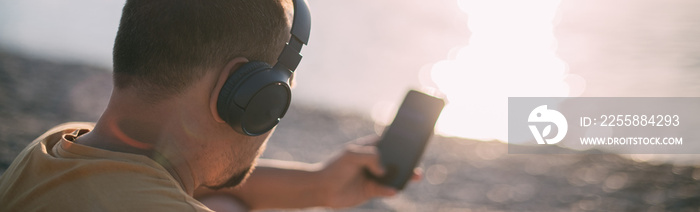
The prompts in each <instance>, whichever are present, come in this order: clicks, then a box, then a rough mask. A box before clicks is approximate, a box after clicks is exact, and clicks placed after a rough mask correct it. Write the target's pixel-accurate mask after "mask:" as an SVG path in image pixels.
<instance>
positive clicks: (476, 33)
mask: <svg viewBox="0 0 700 212" xmlns="http://www.w3.org/2000/svg"><path fill="white" fill-rule="evenodd" d="M559 3H560V0H538V1H522V0H460V1H459V5H460V8H461V9H462V11H464V12H466V13H467V15H468V17H469V20H468V26H469V29H470V30H471V32H472V35H471V37H470V39H469V45H468V46H466V47H463V48H461V49H459V50H458V51H457V53H456V54H455V56H454V58H452V59H447V60H443V61H439V62H437V63H435V64H434V65H433V67H432V70H431V75H430V77H431V79H432V80H433V82H434V83H435V84H436V85H437V86H438V88H439V89H440V91H441V92H442V93H444V94H445V95H446V96H447V99H448V101H449V104H448V105H447V106H446V107H445V109H444V111H443V114H442V115H441V116H440V119H439V120H438V124H437V131H438V133H440V134H442V135H446V136H459V137H467V138H474V139H482V140H491V139H497V140H500V141H504V142H505V141H506V139H507V137H508V134H507V133H508V132H507V129H508V127H507V123H508V122H507V121H508V120H507V117H508V108H507V104H508V97H521V96H522V97H563V96H576V95H579V94H580V93H581V92H582V88H579V87H580V86H579V85H581V84H582V83H580V81H581V80H582V78H581V77H579V76H575V75H571V74H567V65H566V63H564V62H563V61H562V60H560V59H559V58H558V57H557V55H556V52H555V50H556V39H555V37H554V33H553V29H554V20H555V17H556V15H557V8H558V7H559ZM570 81H578V82H579V83H573V84H572V85H574V86H576V88H571V87H570V83H568V82H570Z"/></svg>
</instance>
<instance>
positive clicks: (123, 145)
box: [76, 95, 197, 194]
mask: <svg viewBox="0 0 700 212" xmlns="http://www.w3.org/2000/svg"><path fill="white" fill-rule="evenodd" d="M113 98H114V95H113ZM120 102H124V101H123V100H122V101H120ZM135 105H137V104H131V105H124V104H122V105H114V104H113V102H110V105H109V106H108V108H107V110H105V112H104V114H103V115H102V117H101V118H100V120H99V121H98V122H97V124H96V125H95V128H94V129H93V130H92V131H91V132H89V133H87V134H85V135H82V136H80V137H79V138H78V139H77V140H76V142H77V143H80V144H83V145H87V146H91V147H95V148H100V149H105V150H110V151H116V152H124V153H131V154H138V155H143V156H146V157H149V158H151V159H153V160H154V161H156V162H157V163H159V164H160V165H161V166H163V167H164V168H165V169H166V170H167V171H168V172H169V173H170V175H171V176H173V178H175V180H177V181H178V182H179V183H180V185H181V186H182V188H183V189H184V190H185V192H187V193H188V194H192V193H193V192H194V189H195V187H196V184H197V183H196V179H195V176H193V171H192V169H191V166H190V164H189V163H188V161H187V160H186V157H185V155H183V152H181V151H180V150H179V149H177V145H175V144H173V142H178V141H177V139H178V137H180V136H179V135H178V134H177V132H179V131H178V130H172V129H170V125H169V124H168V123H172V122H177V120H172V119H173V118H174V117H175V116H172V115H170V114H172V113H171V111H167V109H158V108H156V107H152V108H149V109H142V108H135V107H134V106H135ZM168 132H170V133H168Z"/></svg>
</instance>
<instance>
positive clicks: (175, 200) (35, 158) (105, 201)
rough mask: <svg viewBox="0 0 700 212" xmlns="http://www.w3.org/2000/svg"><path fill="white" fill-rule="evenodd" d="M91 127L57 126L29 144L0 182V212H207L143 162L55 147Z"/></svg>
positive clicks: (160, 171)
mask: <svg viewBox="0 0 700 212" xmlns="http://www.w3.org/2000/svg"><path fill="white" fill-rule="evenodd" d="M93 127H94V124H93V123H86V122H71V123H65V124H60V125H57V126H55V127H53V128H51V129H50V130H48V131H46V133H44V134H43V135H41V136H39V137H38V138H37V139H36V140H35V141H34V142H33V143H32V144H30V145H29V146H28V147H27V149H25V150H24V151H23V152H22V153H21V154H20V156H18V157H17V158H16V159H15V161H14V162H13V164H12V165H11V167H10V168H9V169H8V170H7V172H6V173H4V174H3V175H2V176H1V177H0V211H5V210H10V211H36V210H39V211H41V210H59V211H62V210H67V211H172V210H175V211H208V209H206V207H204V206H203V205H201V203H199V202H198V201H196V200H195V199H194V198H192V197H191V196H189V195H188V194H187V193H186V192H184V191H183V190H182V189H181V188H180V186H179V184H178V183H177V181H175V180H174V179H173V178H172V177H171V176H170V175H169V174H168V173H167V171H166V170H165V169H163V168H162V167H160V166H156V165H154V162H152V161H150V160H148V159H146V158H140V157H131V158H129V157H120V156H128V155H125V154H122V153H114V152H108V151H102V152H92V153H90V154H83V153H85V151H81V150H86V151H87V150H90V149H87V148H89V147H82V148H79V149H77V150H76V149H75V148H76V147H78V146H80V145H79V144H72V143H71V144H69V145H61V144H62V143H61V142H64V143H63V144H67V143H66V141H65V139H63V138H62V136H64V135H66V134H70V133H72V132H74V131H76V130H84V129H85V130H91V129H92V128H93ZM62 139H63V141H62ZM54 145H56V146H57V148H59V149H61V150H57V151H53V150H54V149H53V146H54ZM71 148H73V149H71ZM73 150H75V151H73ZM96 151H99V150H96Z"/></svg>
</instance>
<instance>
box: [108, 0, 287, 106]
mask: <svg viewBox="0 0 700 212" xmlns="http://www.w3.org/2000/svg"><path fill="white" fill-rule="evenodd" d="M285 6H286V7H289V6H288V4H285V5H283V4H282V3H281V2H280V0H207V1H198V0H127V2H126V5H125V6H124V9H123V12H122V18H121V22H120V24H119V30H118V32H117V37H116V39H115V41H114V52H113V62H114V85H115V89H118V88H127V87H134V88H138V89H139V94H144V95H141V96H142V97H146V98H147V99H149V100H151V101H158V100H160V99H164V98H167V97H170V96H172V95H176V94H179V93H181V92H182V91H184V90H185V88H186V87H187V86H189V85H190V84H192V82H194V81H196V80H198V79H200V78H201V77H202V76H203V75H204V74H205V72H206V70H208V69H211V68H219V67H223V66H224V65H226V63H228V61H230V60H231V59H233V58H235V57H241V56H242V57H246V58H248V59H249V60H259V61H265V62H268V63H270V64H273V63H274V62H275V61H276V60H277V56H278V55H279V53H280V51H281V50H282V48H283V46H284V43H285V41H286V40H287V39H288V37H289V25H290V24H289V23H290V22H289V21H288V20H287V14H286V13H285Z"/></svg>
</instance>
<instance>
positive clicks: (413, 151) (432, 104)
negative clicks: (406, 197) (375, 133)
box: [370, 90, 445, 190]
mask: <svg viewBox="0 0 700 212" xmlns="http://www.w3.org/2000/svg"><path fill="white" fill-rule="evenodd" d="M444 106H445V101H444V100H442V99H440V98H437V97H434V96H430V95H427V94H424V93H421V92H418V91H415V90H411V91H409V92H408V94H406V98H405V99H404V101H403V103H402V104H401V107H400V108H399V110H398V112H397V113H396V117H395V118H394V121H393V122H392V123H391V125H390V126H389V127H388V128H387V130H386V131H385V132H384V135H382V139H381V140H380V141H379V142H378V143H377V148H378V149H379V155H380V158H381V162H382V165H383V166H384V168H385V169H386V173H385V174H384V176H371V177H372V178H374V179H375V180H377V182H379V183H381V184H384V185H387V186H391V187H394V188H396V189H399V190H401V189H403V188H404V187H405V186H406V183H407V182H408V180H410V178H411V176H412V175H413V169H414V168H415V167H416V165H417V164H418V161H419V160H420V158H421V156H422V155H423V152H424V151H425V147H426V145H427V143H428V140H429V139H430V137H431V136H432V134H433V131H434V128H435V122H436V121H437V119H438V117H439V115H440V112H441V111H442V108H443V107H444ZM370 175H371V174H370Z"/></svg>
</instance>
